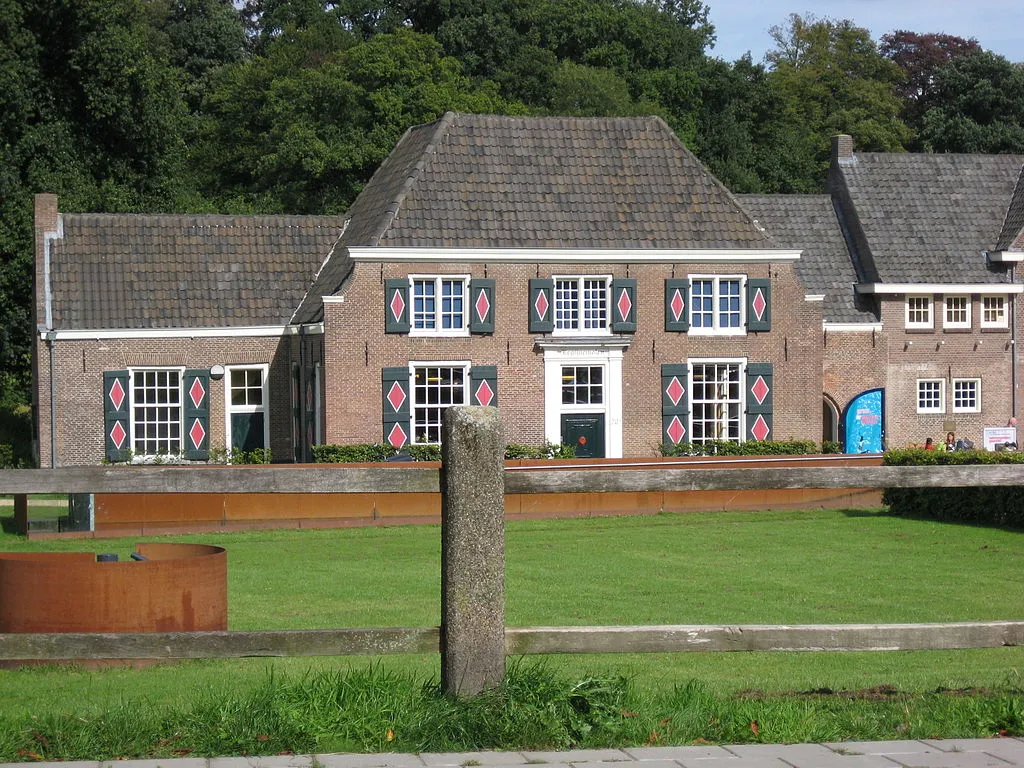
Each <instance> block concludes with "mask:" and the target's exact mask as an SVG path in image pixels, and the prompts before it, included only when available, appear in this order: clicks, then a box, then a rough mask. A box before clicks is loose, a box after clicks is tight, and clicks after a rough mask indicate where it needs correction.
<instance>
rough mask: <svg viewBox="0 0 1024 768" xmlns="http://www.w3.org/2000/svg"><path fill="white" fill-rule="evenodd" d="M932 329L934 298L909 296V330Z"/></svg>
mask: <svg viewBox="0 0 1024 768" xmlns="http://www.w3.org/2000/svg"><path fill="white" fill-rule="evenodd" d="M932 327H933V325H932V297H931V296H907V328H932Z"/></svg>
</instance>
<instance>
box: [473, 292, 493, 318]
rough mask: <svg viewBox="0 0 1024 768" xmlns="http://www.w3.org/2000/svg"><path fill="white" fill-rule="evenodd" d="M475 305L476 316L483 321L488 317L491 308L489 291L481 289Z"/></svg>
mask: <svg viewBox="0 0 1024 768" xmlns="http://www.w3.org/2000/svg"><path fill="white" fill-rule="evenodd" d="M474 306H475V307H476V316H477V318H479V320H480V322H481V323H482V322H483V321H484V320H486V319H487V313H488V312H489V311H490V309H491V302H490V301H488V300H487V291H484V290H481V291H480V292H479V293H478V294H477V295H476V304H475V305H474Z"/></svg>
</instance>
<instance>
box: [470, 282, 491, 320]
mask: <svg viewBox="0 0 1024 768" xmlns="http://www.w3.org/2000/svg"><path fill="white" fill-rule="evenodd" d="M469 332H470V333H494V279H493V278H476V279H475V280H470V281H469Z"/></svg>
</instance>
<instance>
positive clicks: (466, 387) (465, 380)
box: [409, 360, 472, 445]
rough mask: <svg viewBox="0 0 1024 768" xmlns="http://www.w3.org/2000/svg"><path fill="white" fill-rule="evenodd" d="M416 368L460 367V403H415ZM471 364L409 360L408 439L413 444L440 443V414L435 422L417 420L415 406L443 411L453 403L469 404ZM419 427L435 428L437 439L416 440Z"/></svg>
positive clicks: (451, 361)
mask: <svg viewBox="0 0 1024 768" xmlns="http://www.w3.org/2000/svg"><path fill="white" fill-rule="evenodd" d="M417 368H461V369H462V402H461V403H456V402H452V403H446V404H444V405H440V404H434V405H432V404H430V403H422V404H420V403H417V400H416V397H417V394H418V393H417V389H416V369H417ZM471 368H472V364H471V363H470V361H469V360H415V361H413V360H410V361H409V440H410V442H411V443H412V444H413V445H440V444H441V419H440V416H441V414H438V420H437V423H436V424H434V423H432V422H429V421H426V422H418V421H417V420H416V409H417V407H424V408H431V409H434V408H437V409H440V410H441V411H443V410H444V409H445V408H449V407H450V406H453V405H469V403H470V387H471V383H470V378H469V377H470V369H471ZM420 427H424V428H425V429H427V430H429V429H431V428H435V427H436V429H437V440H417V439H416V434H417V430H418V429H419V428H420Z"/></svg>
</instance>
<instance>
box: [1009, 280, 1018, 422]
mask: <svg viewBox="0 0 1024 768" xmlns="http://www.w3.org/2000/svg"><path fill="white" fill-rule="evenodd" d="M1015 271H1016V268H1015V267H1014V266H1013V265H1011V266H1010V282H1011V283H1013V282H1016V280H1015V279H1014V278H1015V275H1014V272H1015ZM1010 415H1011V416H1013V417H1014V418H1016V417H1017V294H1015V293H1011V294H1010Z"/></svg>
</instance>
